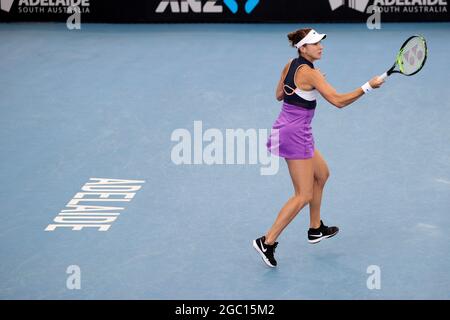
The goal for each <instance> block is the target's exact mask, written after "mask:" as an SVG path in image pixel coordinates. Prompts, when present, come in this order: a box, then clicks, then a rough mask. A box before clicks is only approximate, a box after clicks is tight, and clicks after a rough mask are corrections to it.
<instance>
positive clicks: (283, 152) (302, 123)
mask: <svg viewBox="0 0 450 320" xmlns="http://www.w3.org/2000/svg"><path fill="white" fill-rule="evenodd" d="M313 117H314V109H312V110H310V109H306V108H302V107H298V106H294V105H292V104H288V103H286V102H284V103H283V106H282V108H281V112H280V114H279V115H278V118H277V120H276V121H275V123H274V124H273V127H272V132H271V134H270V136H269V139H268V141H267V144H266V145H267V148H268V150H269V151H270V153H272V154H274V155H277V156H280V157H283V158H286V159H309V158H312V157H313V156H314V137H313V134H312V128H311V121H312V119H313Z"/></svg>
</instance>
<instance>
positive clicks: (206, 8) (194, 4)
mask: <svg viewBox="0 0 450 320" xmlns="http://www.w3.org/2000/svg"><path fill="white" fill-rule="evenodd" d="M217 2H219V1H218V0H208V1H206V2H204V3H202V2H201V1H200V0H162V1H161V2H160V3H159V4H158V7H157V8H156V10H155V12H156V13H163V12H165V11H166V10H167V8H170V11H171V12H172V13H188V12H195V13H221V12H223V6H222V5H221V4H218V3H217ZM220 2H223V4H224V5H225V6H226V7H227V8H228V9H229V10H230V11H231V12H232V13H236V12H238V10H239V5H238V3H237V1H236V0H223V1H220ZM258 3H259V0H247V2H246V3H245V7H244V9H245V12H246V13H251V12H252V11H253V9H255V7H256V6H257V5H258Z"/></svg>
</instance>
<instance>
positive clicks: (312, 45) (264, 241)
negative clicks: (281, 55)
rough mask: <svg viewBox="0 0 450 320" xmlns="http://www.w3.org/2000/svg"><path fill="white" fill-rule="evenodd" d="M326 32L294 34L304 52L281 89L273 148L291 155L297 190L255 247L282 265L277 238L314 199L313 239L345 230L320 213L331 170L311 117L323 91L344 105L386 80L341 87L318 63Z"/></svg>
mask: <svg viewBox="0 0 450 320" xmlns="http://www.w3.org/2000/svg"><path fill="white" fill-rule="evenodd" d="M325 37H326V35H325V34H319V33H317V32H316V31H315V30H313V29H300V30H297V31H294V32H291V33H289V34H288V39H289V41H290V42H291V45H292V46H293V47H295V48H297V50H298V53H299V56H298V58H296V59H292V60H291V61H290V62H289V63H288V64H287V65H286V66H285V67H284V69H283V72H282V74H281V79H280V81H279V83H278V86H277V88H276V98H277V100H278V101H281V100H283V105H282V108H281V112H280V114H279V116H278V118H277V119H276V121H275V123H274V125H273V130H272V134H271V135H270V137H269V139H268V142H267V147H268V149H269V151H270V152H271V153H272V154H276V155H278V156H280V157H283V158H285V160H286V162H287V165H288V168H289V173H290V176H291V179H292V183H293V185H294V191H295V193H294V195H293V196H292V197H291V198H290V199H289V200H288V201H287V202H286V204H285V205H284V206H283V208H282V209H281V211H280V212H279V214H278V216H277V218H276V220H275V222H274V223H273V225H272V227H271V228H270V229H269V231H267V233H266V234H265V235H264V236H262V237H260V238H258V239H256V240H253V247H254V248H255V249H256V251H258V252H259V254H260V255H261V257H262V258H263V261H264V262H265V263H266V264H267V265H268V266H270V267H275V266H276V265H277V261H276V260H275V257H274V252H275V248H276V247H277V245H278V242H276V240H277V238H278V237H279V235H280V234H281V232H282V231H283V230H284V228H286V226H287V225H288V224H289V223H290V222H291V221H292V220H293V219H294V218H295V216H296V215H297V213H298V212H299V211H300V210H301V209H302V208H303V207H304V206H305V205H307V204H309V214H310V225H309V230H308V241H309V242H310V243H318V242H319V241H321V240H322V239H326V238H330V237H332V236H334V235H336V234H337V233H338V231H339V228H338V227H327V226H326V225H324V223H323V222H322V220H321V217H320V205H321V200H322V192H323V189H324V186H325V183H326V181H327V179H328V177H329V170H328V166H327V163H326V162H325V160H324V158H323V157H322V155H321V154H320V152H319V150H317V149H315V148H314V138H313V134H312V129H311V121H312V119H313V116H314V110H315V108H316V97H317V94H318V93H320V94H321V95H322V96H323V97H324V98H325V99H326V100H327V101H328V102H330V103H331V104H332V105H334V106H336V107H338V108H344V107H346V106H348V105H349V104H351V103H353V102H355V101H356V100H357V99H359V98H360V97H362V96H363V94H365V93H367V92H369V91H370V90H372V89H374V88H379V87H380V86H381V85H382V84H383V82H384V81H383V80H382V79H381V78H379V77H378V76H376V77H374V78H373V79H372V80H370V81H368V82H366V83H365V84H364V85H363V86H361V87H359V88H357V89H356V90H354V91H353V92H350V93H344V94H341V93H338V92H336V90H335V89H334V88H333V87H332V86H331V85H330V84H329V83H328V82H327V81H326V80H325V77H324V76H323V75H322V73H321V72H320V71H319V70H318V69H315V68H314V64H313V63H314V61H316V60H319V59H320V58H321V57H322V52H323V46H322V43H321V40H322V39H324V38H325Z"/></svg>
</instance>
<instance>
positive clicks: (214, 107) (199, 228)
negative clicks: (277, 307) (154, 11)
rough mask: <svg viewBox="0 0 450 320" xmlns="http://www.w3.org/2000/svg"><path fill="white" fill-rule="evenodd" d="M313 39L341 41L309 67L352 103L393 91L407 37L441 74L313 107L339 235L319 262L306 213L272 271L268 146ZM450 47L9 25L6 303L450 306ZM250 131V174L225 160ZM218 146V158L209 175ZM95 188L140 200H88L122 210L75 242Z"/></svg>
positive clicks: (268, 29)
mask: <svg viewBox="0 0 450 320" xmlns="http://www.w3.org/2000/svg"><path fill="white" fill-rule="evenodd" d="M305 26H308V27H312V28H314V29H316V30H318V31H320V32H322V33H326V34H327V35H328V36H327V38H326V40H324V41H323V45H324V48H325V49H324V54H323V58H322V60H321V61H318V62H317V63H316V67H318V68H320V69H321V71H322V72H324V73H326V78H327V80H328V81H329V82H330V83H331V84H332V85H333V86H334V87H335V88H336V89H337V90H338V91H339V92H349V91H352V90H354V89H355V88H357V87H358V86H360V85H361V84H363V83H364V82H366V81H367V80H369V79H370V78H371V77H373V76H375V75H377V74H381V73H382V72H384V71H386V70H387V68H389V67H390V66H391V64H392V62H393V61H394V58H395V54H396V52H397V51H398V49H399V46H400V45H401V43H402V42H403V41H404V40H405V39H406V38H407V37H408V36H410V35H413V34H421V35H423V36H424V37H425V38H426V39H427V43H428V50H429V55H428V60H427V62H426V65H425V67H424V69H423V70H422V71H421V72H420V73H418V74H417V75H415V76H412V77H404V76H402V75H393V76H391V77H390V78H389V79H388V80H387V81H386V83H385V84H384V85H383V87H382V88H381V89H379V90H376V91H373V92H371V93H370V94H368V95H365V96H364V97H362V98H361V99H360V100H358V101H357V102H355V103H354V104H352V105H350V106H348V107H346V108H343V109H337V108H335V107H333V106H332V105H330V104H329V103H327V102H326V101H325V100H324V99H323V98H320V100H319V101H318V106H317V109H316V115H315V118H314V121H313V128H314V135H315V140H316V147H317V149H319V150H320V152H321V153H322V154H323V156H324V158H325V159H326V161H327V163H328V166H329V168H330V171H331V176H330V179H329V180H328V182H327V185H326V187H325V192H324V195H323V200H322V210H321V211H322V216H323V219H324V221H325V222H327V223H329V224H334V225H338V226H339V227H340V233H339V234H338V235H337V236H336V237H334V238H332V239H328V240H326V241H323V242H321V243H319V244H317V245H311V244H309V243H308V242H307V237H306V232H307V229H308V224H309V213H308V209H307V208H304V209H303V210H302V212H301V213H300V214H299V215H298V216H297V217H296V219H295V220H294V221H293V222H292V223H291V224H290V225H289V226H288V228H287V229H286V230H285V231H284V232H283V234H282V235H281V237H280V238H279V240H278V241H279V242H280V244H279V247H278V248H277V260H278V264H279V266H278V267H277V268H276V269H269V268H267V267H266V266H265V265H264V264H263V262H262V261H261V259H260V257H259V256H258V254H257V253H256V252H255V251H254V249H253V248H252V245H251V241H252V240H253V239H255V238H257V237H259V236H260V235H261V234H263V233H264V232H265V231H267V229H268V228H269V227H270V225H271V224H272V222H273V220H274V219H275V217H276V215H277V213H278V211H279V210H280V208H281V207H282V206H283V204H284V203H285V202H286V201H287V199H288V198H289V197H290V196H291V195H292V193H293V187H292V184H291V180H290V177H289V172H288V169H287V165H286V162H285V161H284V160H283V159H280V161H279V162H277V163H275V162H273V163H270V164H269V163H268V162H264V161H267V160H268V159H267V158H266V156H267V154H265V153H264V152H265V151H266V150H265V149H263V148H262V146H264V142H265V140H264V137H265V136H264V133H266V132H267V130H269V129H270V128H271V126H272V124H273V121H274V120H275V118H276V117H277V115H278V113H279V112H280V106H281V103H280V102H278V101H276V99H275V87H276V84H277V82H278V79H279V77H280V72H281V70H282V68H283V66H284V65H285V64H286V63H287V62H288V60H289V59H290V58H294V57H295V56H296V51H295V49H292V48H291V47H289V43H288V41H287V38H286V34H287V33H289V32H290V31H292V30H295V29H297V28H299V27H305ZM449 43H450V24H449V23H403V24H396V23H384V24H383V25H382V29H381V30H368V29H367V28H366V27H365V25H364V24H346V23H343V24H331V23H330V24H308V25H303V24H302V25H298V24H253V25H251V24H233V25H231V24H194V25H193V24H172V25H168V24H159V25H157V24H122V25H113V24H83V25H82V30H81V31H79V32H69V31H68V30H67V28H66V26H65V24H64V23H45V24H43V23H9V24H0V55H1V57H2V58H1V59H0V94H1V99H0V114H1V116H0V148H1V159H2V161H1V166H0V178H1V180H2V181H3V183H2V184H1V186H0V199H1V211H0V212H1V214H0V261H1V263H0V298H1V299H449V298H450V276H449V272H448V271H449V270H450V256H449V252H450V230H449V229H450V215H449V213H450V122H449V119H450V92H449V90H448V82H449V71H450V70H449V64H448V54H447V53H448V50H449ZM239 129H242V130H243V131H245V132H247V133H249V134H251V135H253V137H256V139H257V140H255V141H257V142H258V143H257V144H256V145H253V146H252V145H251V143H250V142H248V141H247V143H246V144H245V150H247V151H248V150H257V151H258V153H257V154H258V155H259V156H258V157H257V158H256V159H252V157H251V156H250V155H248V154H247V156H246V157H244V158H243V159H241V161H238V160H237V158H236V159H234V156H236V157H237V155H236V154H235V155H233V154H230V152H232V150H234V151H236V150H237V146H235V148H234V147H231V148H230V149H227V148H226V146H227V143H230V137H229V136H228V135H227V134H228V133H230V132H233V130H234V132H235V133H236V132H237V131H238V130H239ZM206 132H208V133H209V134H210V135H211V136H214V137H215V138H216V139H219V138H220V139H221V141H222V144H221V145H222V148H220V150H221V152H219V151H220V150H219V148H217V149H216V153H215V154H214V157H213V160H214V161H211V159H210V158H211V157H212V156H211V157H210V158H208V157H206V156H205V154H206V155H208V150H207V146H208V145H209V144H210V142H211V140H209V142H208V140H207V138H206V137H205V135H204V134H205V133H206ZM239 132H241V131H239ZM181 136H183V137H185V138H186V139H187V140H183V141H184V142H185V143H186V144H185V146H187V147H186V149H184V153H183V155H182V158H183V159H184V160H183V162H182V163H181V164H177V163H180V162H177V161H178V160H177V159H176V157H175V156H176V155H177V154H178V153H177V152H176V151H177V150H178V149H177V148H180V147H181V146H180V144H179V141H181V140H177V139H178V138H180V137H181ZM211 136H210V138H211ZM177 137H178V138H177ZM177 141H178V142H177ZM252 148H255V149H252ZM188 150H189V151H188ZM191 151H192V152H191ZM222 151H223V152H222ZM263 151H264V152H263ZM186 152H187V153H186ZM199 152H200V153H199ZM217 152H219V154H217ZM236 152H237V151H236ZM189 153H190V154H189ZM174 154H175V156H174ZM178 155H179V154H178ZM202 155H203V156H202ZM210 155H211V154H210ZM174 157H175V158H174ZM272 160H273V159H272ZM180 161H181V160H180ZM273 161H274V160H273ZM189 163H190V164H189ZM269 167H270V168H271V169H270V170H269V173H267V172H266V174H262V172H264V168H266V170H267V168H269ZM96 178H98V179H97V180H95V179H96ZM100 179H110V181H109V183H110V184H111V185H112V186H111V188H118V189H120V186H127V188H128V190H129V191H130V192H125V193H126V194H127V195H125V196H121V197H120V196H118V197H113V196H110V197H109V198H106V196H104V197H103V198H99V197H97V198H95V197H92V198H89V195H87V196H86V197H87V198H88V199H96V200H94V201H97V202H96V203H95V205H97V206H100V205H101V206H110V207H111V208H115V209H110V210H109V211H108V212H109V214H104V216H103V219H104V220H102V219H101V218H98V216H97V219H100V220H92V221H88V222H86V219H87V218H86V217H84V219H85V220H83V216H81V217H80V219H78V220H77V219H76V218H73V217H72V218H70V219H73V221H72V224H77V223H78V224H79V225H86V224H95V223H94V221H97V222H98V223H99V224H100V225H103V226H104V229H106V228H107V230H104V231H101V230H100V228H97V227H86V226H85V227H82V228H81V229H80V230H73V229H72V228H71V227H67V226H66V227H64V226H62V225H64V224H67V221H69V220H68V219H69V218H67V217H65V216H67V215H64V214H61V213H64V212H63V210H67V207H66V206H67V205H68V203H69V202H71V201H72V204H73V203H77V201H76V200H77V199H78V200H79V199H80V195H79V196H78V197H77V194H78V193H82V192H84V191H86V190H88V189H89V186H91V187H92V186H95V182H97V183H98V182H101V181H102V180H100ZM112 179H116V180H128V181H121V182H118V181H115V182H114V181H112ZM130 180H132V181H130ZM103 182H105V180H103ZM100 185H101V186H104V184H103V185H102V184H101V183H100ZM133 186H135V187H136V188H132V187H133ZM86 187H87V188H86ZM83 188H84V189H85V190H83ZM97 188H98V185H97ZM90 189H91V190H95V188H90ZM100 189H101V188H100ZM133 190H134V191H133ZM81 196H83V195H81ZM85 200H86V199H85ZM100 200H103V201H100ZM108 200H109V201H110V202H109V201H108ZM111 200H112V201H111ZM114 200H118V201H116V202H114ZM122 200H123V201H122ZM86 202H88V201H86ZM99 203H101V204H99ZM91 205H94V204H92V203H91ZM118 208H122V209H118ZM106 216H107V217H109V218H110V219H109V220H108V218H106ZM100 217H101V216H100ZM91 218H92V217H91ZM55 219H56V221H55ZM77 221H78V222H77ZM80 221H84V222H80ZM50 225H59V226H57V227H54V230H49V229H48V228H49V226H50ZM106 225H108V227H105V226H106ZM46 229H47V230H46ZM50 229H52V228H51V227H50ZM70 266H72V267H71V268H69V267H70ZM73 266H75V267H73ZM73 268H75V269H73ZM70 270H78V271H77V274H78V275H79V277H78V278H77V281H78V282H77V281H75V282H76V283H78V287H77V288H75V289H73V288H71V287H70V283H72V282H71V281H72V280H73V279H72V278H71V277H72V275H73V274H72V271H70ZM371 270H377V271H378V275H379V278H378V282H379V283H378V284H379V285H378V288H375V289H374V288H370V286H369V285H368V282H369V280H370V277H371V276H372V274H371V272H372V271H371ZM75 282H74V283H75Z"/></svg>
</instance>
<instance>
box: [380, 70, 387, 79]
mask: <svg viewBox="0 0 450 320" xmlns="http://www.w3.org/2000/svg"><path fill="white" fill-rule="evenodd" d="M387 77H388V74H387V72H385V73H383V74H382V75H381V76H379V77H378V79H380V80H384V79H386V78H387Z"/></svg>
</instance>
